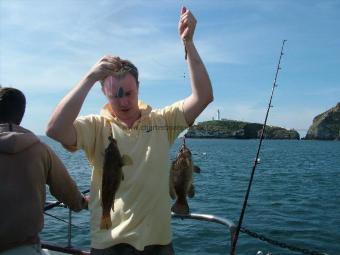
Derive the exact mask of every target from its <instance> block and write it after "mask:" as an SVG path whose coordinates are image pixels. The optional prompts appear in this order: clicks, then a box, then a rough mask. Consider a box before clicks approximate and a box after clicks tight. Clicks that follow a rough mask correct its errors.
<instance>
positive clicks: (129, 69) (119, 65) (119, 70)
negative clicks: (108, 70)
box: [100, 57, 139, 86]
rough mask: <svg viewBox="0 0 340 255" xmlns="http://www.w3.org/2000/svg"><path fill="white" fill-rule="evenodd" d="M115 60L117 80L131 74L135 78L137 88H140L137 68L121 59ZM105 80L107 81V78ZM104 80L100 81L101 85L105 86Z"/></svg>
mask: <svg viewBox="0 0 340 255" xmlns="http://www.w3.org/2000/svg"><path fill="white" fill-rule="evenodd" d="M114 59H115V62H114V76H115V77H117V78H122V77H124V76H125V75H126V74H128V73H130V74H131V75H132V76H133V77H134V78H135V80H136V83H137V86H138V84H139V81H138V69H137V67H136V66H135V65H134V64H132V62H131V61H129V60H126V59H121V58H120V57H115V58H114ZM105 79H106V77H105ZM105 79H104V80H105ZM104 80H101V81H100V83H101V85H104Z"/></svg>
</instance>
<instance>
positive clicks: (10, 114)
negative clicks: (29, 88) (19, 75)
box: [0, 87, 26, 125]
mask: <svg viewBox="0 0 340 255" xmlns="http://www.w3.org/2000/svg"><path fill="white" fill-rule="evenodd" d="M25 108H26V98H25V95H24V94H23V93H22V92H21V91H20V90H18V89H15V88H6V87H5V88H1V87H0V123H13V124H16V125H20V123H21V120H22V118H23V117H24V113H25Z"/></svg>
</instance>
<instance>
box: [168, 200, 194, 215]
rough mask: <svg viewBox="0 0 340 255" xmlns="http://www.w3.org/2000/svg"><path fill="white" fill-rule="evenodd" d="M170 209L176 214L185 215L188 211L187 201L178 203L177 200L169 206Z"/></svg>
mask: <svg viewBox="0 0 340 255" xmlns="http://www.w3.org/2000/svg"><path fill="white" fill-rule="evenodd" d="M171 211H173V212H174V213H177V214H182V215H187V214H189V213H190V209H189V205H188V202H187V201H185V203H179V202H178V200H177V201H176V202H175V203H174V205H173V206H172V207H171Z"/></svg>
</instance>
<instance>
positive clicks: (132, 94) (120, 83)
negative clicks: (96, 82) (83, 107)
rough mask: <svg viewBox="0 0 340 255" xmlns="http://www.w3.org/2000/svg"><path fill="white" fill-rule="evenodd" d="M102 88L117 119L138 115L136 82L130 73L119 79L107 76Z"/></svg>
mask: <svg viewBox="0 0 340 255" xmlns="http://www.w3.org/2000/svg"><path fill="white" fill-rule="evenodd" d="M102 90H103V92H104V94H105V96H106V97H107V99H108V100H109V103H110V105H111V108H112V110H113V112H114V114H115V115H116V116H117V117H118V118H119V119H121V120H126V119H129V118H134V117H135V116H137V115H139V108H138V88H137V83H136V80H135V78H134V77H133V76H132V75H131V74H130V73H127V74H126V75H125V76H124V77H122V78H119V79H118V78H116V77H114V76H109V77H107V78H106V79H105V81H104V85H103V87H102Z"/></svg>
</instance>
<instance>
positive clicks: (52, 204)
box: [44, 189, 90, 212]
mask: <svg viewBox="0 0 340 255" xmlns="http://www.w3.org/2000/svg"><path fill="white" fill-rule="evenodd" d="M89 192H90V190H89V189H87V190H85V191H83V192H82V194H83V195H85V194H86V193H89ZM60 204H62V202H60V201H56V202H54V203H51V204H48V205H46V206H45V207H44V212H46V211H48V210H50V209H52V208H54V207H56V206H58V205H60Z"/></svg>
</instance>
